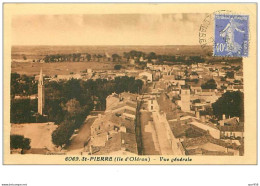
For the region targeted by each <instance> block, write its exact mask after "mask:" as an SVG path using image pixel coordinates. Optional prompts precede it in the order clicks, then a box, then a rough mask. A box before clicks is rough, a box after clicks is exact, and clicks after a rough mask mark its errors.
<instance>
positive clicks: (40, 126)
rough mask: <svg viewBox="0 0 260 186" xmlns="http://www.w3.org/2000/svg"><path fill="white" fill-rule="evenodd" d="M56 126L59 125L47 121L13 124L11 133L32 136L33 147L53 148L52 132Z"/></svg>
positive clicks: (26, 136)
mask: <svg viewBox="0 0 260 186" xmlns="http://www.w3.org/2000/svg"><path fill="white" fill-rule="evenodd" d="M56 128H57V125H54V124H49V125H48V124H46V123H27V124H26V123H25V124H11V135H14V134H16V135H23V136H24V137H25V138H30V139H31V144H30V145H31V148H45V147H47V148H48V149H53V148H54V145H53V143H52V140H51V134H52V132H53V131H54V130H55V129H56Z"/></svg>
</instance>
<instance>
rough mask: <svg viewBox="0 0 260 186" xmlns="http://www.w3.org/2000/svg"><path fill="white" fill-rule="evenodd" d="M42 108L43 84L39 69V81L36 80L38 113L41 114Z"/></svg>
mask: <svg viewBox="0 0 260 186" xmlns="http://www.w3.org/2000/svg"><path fill="white" fill-rule="evenodd" d="M43 108H44V85H43V75H42V69H41V71H40V76H39V81H38V113H39V114H40V115H43Z"/></svg>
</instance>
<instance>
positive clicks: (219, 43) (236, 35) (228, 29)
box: [213, 14, 249, 57]
mask: <svg viewBox="0 0 260 186" xmlns="http://www.w3.org/2000/svg"><path fill="white" fill-rule="evenodd" d="M214 19H215V25H214V26H215V27H214V41H215V42H214V47H213V54H214V56H227V57H248V39H249V34H248V21H249V16H247V15H227V14H215V16H214Z"/></svg>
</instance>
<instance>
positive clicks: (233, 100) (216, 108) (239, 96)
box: [212, 91, 244, 121]
mask: <svg viewBox="0 0 260 186" xmlns="http://www.w3.org/2000/svg"><path fill="white" fill-rule="evenodd" d="M212 108H213V114H214V115H215V116H216V117H217V118H219V119H221V118H222V115H223V114H225V115H227V116H230V117H235V116H236V117H239V118H240V120H241V121H243V120H244V94H243V93H242V92H240V91H236V92H226V93H224V94H223V95H222V96H221V97H220V98H219V99H218V100H217V101H216V102H215V103H213V104H212Z"/></svg>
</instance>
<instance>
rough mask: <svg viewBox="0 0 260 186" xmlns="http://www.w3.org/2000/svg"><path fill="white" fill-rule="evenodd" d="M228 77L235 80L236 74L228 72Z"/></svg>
mask: <svg viewBox="0 0 260 186" xmlns="http://www.w3.org/2000/svg"><path fill="white" fill-rule="evenodd" d="M226 77H227V78H230V79H234V72H233V71H229V72H227V74H226Z"/></svg>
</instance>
